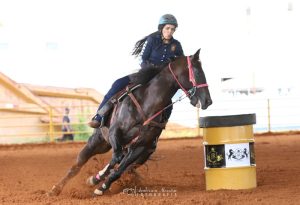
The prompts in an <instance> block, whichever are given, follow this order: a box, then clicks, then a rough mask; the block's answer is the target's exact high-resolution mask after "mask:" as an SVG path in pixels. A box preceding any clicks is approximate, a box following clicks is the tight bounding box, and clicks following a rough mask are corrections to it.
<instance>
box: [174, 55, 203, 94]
mask: <svg viewBox="0 0 300 205" xmlns="http://www.w3.org/2000/svg"><path fill="white" fill-rule="evenodd" d="M186 58H187V64H188V69H189V80H190V82H191V83H192V85H193V87H192V88H191V89H189V90H186V89H185V88H184V87H183V86H182V84H181V83H180V82H179V80H178V78H177V77H176V75H175V73H174V72H173V70H172V67H171V63H169V70H170V72H171V74H172V76H173V77H174V79H175V81H176V82H177V84H178V85H179V87H180V88H181V90H182V91H183V92H184V93H185V94H186V95H187V96H188V97H189V98H191V97H193V96H194V95H195V93H196V89H197V88H203V87H208V84H207V83H201V84H197V82H196V79H195V74H194V71H193V66H192V62H191V58H190V57H189V56H187V57H186Z"/></svg>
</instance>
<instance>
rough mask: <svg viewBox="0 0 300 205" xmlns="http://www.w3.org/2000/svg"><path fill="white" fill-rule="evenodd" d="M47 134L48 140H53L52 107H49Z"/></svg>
mask: <svg viewBox="0 0 300 205" xmlns="http://www.w3.org/2000/svg"><path fill="white" fill-rule="evenodd" d="M49 136H50V142H53V141H54V129H53V112H52V107H50V109H49Z"/></svg>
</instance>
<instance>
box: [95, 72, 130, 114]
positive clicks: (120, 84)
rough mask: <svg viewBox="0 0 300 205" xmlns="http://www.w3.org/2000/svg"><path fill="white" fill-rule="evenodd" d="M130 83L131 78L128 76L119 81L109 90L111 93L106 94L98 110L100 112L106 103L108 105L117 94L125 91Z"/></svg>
mask: <svg viewBox="0 0 300 205" xmlns="http://www.w3.org/2000/svg"><path fill="white" fill-rule="evenodd" d="M129 82H130V79H129V76H128V75H126V76H124V77H122V78H119V79H117V80H116V81H115V82H114V83H113V84H112V86H111V88H110V89H109V91H108V92H107V93H106V95H105V96H104V98H103V100H102V102H101V104H100V105H99V108H98V110H100V109H101V108H102V107H103V106H104V105H105V103H107V101H108V100H109V99H110V98H112V97H113V96H114V95H115V94H117V93H118V92H119V91H121V90H122V89H124V88H125V87H126V86H127V85H128V84H129Z"/></svg>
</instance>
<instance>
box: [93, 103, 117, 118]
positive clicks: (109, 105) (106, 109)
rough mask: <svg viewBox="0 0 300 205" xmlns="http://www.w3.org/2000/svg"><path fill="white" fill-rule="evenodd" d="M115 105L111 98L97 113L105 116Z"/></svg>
mask: <svg viewBox="0 0 300 205" xmlns="http://www.w3.org/2000/svg"><path fill="white" fill-rule="evenodd" d="M113 106H114V104H113V103H112V102H111V101H110V100H109V101H108V102H107V103H105V105H104V106H103V107H102V108H101V109H99V110H98V112H97V114H98V115H100V116H105V115H106V114H107V113H108V112H109V111H110V110H111V108H113Z"/></svg>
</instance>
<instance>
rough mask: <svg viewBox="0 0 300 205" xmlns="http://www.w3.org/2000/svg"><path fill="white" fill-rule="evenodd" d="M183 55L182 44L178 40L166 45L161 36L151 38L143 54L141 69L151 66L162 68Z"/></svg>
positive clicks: (146, 43) (172, 40) (145, 45)
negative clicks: (161, 66)
mask: <svg viewBox="0 0 300 205" xmlns="http://www.w3.org/2000/svg"><path fill="white" fill-rule="evenodd" d="M183 55H184V54H183V50H182V47H181V44H180V42H179V41H177V40H176V39H174V38H172V39H171V40H170V43H168V44H165V43H164V42H163V40H162V38H161V35H160V34H159V35H154V36H149V37H148V38H147V40H146V42H145V44H144V47H143V50H142V52H141V57H142V63H141V67H142V68H144V67H146V66H145V65H149V64H153V65H155V66H160V65H163V64H165V63H168V62H169V61H170V59H173V58H175V57H178V56H183Z"/></svg>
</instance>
